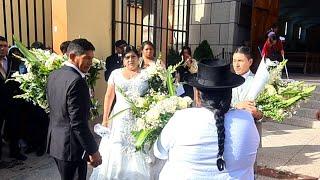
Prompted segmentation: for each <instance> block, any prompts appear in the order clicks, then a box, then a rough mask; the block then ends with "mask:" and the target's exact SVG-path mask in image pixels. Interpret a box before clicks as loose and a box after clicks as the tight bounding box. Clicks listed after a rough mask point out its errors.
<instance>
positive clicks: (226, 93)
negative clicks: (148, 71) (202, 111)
mask: <svg viewBox="0 0 320 180" xmlns="http://www.w3.org/2000/svg"><path fill="white" fill-rule="evenodd" d="M199 91H200V100H201V105H202V106H203V107H205V108H207V109H209V110H210V111H212V112H213V113H214V116H215V120H216V126H217V133H218V148H219V149H218V154H217V167H218V169H219V171H223V170H224V168H225V161H224V159H223V152H224V139H225V133H224V132H225V128H224V115H225V114H226V113H227V112H228V111H229V109H230V104H231V98H232V89H230V88H228V89H221V90H205V89H202V90H201V89H199Z"/></svg>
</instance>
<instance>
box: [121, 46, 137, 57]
mask: <svg viewBox="0 0 320 180" xmlns="http://www.w3.org/2000/svg"><path fill="white" fill-rule="evenodd" d="M130 52H134V53H135V54H136V55H137V56H138V57H139V53H138V50H137V49H136V48H135V47H134V46H131V45H127V46H125V47H124V51H123V54H122V57H124V56H125V55H126V54H128V53H130Z"/></svg>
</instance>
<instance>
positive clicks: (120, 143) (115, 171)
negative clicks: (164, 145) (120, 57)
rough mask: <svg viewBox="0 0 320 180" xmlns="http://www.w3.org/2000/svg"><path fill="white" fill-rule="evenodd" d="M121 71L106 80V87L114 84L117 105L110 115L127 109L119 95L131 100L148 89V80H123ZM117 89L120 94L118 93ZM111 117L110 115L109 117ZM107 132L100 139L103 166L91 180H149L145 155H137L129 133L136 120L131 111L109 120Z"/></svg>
mask: <svg viewBox="0 0 320 180" xmlns="http://www.w3.org/2000/svg"><path fill="white" fill-rule="evenodd" d="M122 71H123V69H116V70H114V71H113V72H112V73H111V75H110V77H109V80H108V84H114V85H115V89H116V90H115V92H116V103H115V106H114V108H113V112H112V114H113V115H114V114H116V113H118V112H120V111H123V110H124V109H128V108H130V105H129V103H128V102H127V101H126V99H125V97H124V96H123V94H122V93H125V94H127V95H129V96H131V97H134V96H141V95H143V94H144V93H145V92H146V91H147V88H148V83H147V81H146V80H145V79H144V78H143V77H142V73H140V74H139V75H137V76H135V77H133V78H131V79H126V78H125V77H124V76H123V74H122ZM120 89H121V91H122V92H120ZM111 116H112V115H111ZM111 121H112V122H111V126H110V127H111V129H110V133H109V134H108V133H107V135H105V136H103V137H102V139H101V142H100V146H99V152H100V154H101V156H102V164H101V165H100V166H98V167H97V168H94V169H93V172H92V174H91V177H90V179H92V180H102V179H108V180H111V179H112V180H116V179H119V180H120V179H121V180H148V179H150V175H149V173H150V172H149V171H150V169H149V166H148V164H147V163H146V158H147V156H146V155H145V154H143V153H142V152H140V151H139V152H136V151H135V147H134V144H133V143H134V138H133V137H132V135H131V131H132V130H134V127H135V123H136V121H135V119H134V118H133V116H132V114H131V112H130V111H129V110H126V111H124V112H121V113H120V114H118V115H117V116H115V118H113V119H112V120H111Z"/></svg>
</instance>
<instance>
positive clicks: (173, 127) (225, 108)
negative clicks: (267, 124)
mask: <svg viewBox="0 0 320 180" xmlns="http://www.w3.org/2000/svg"><path fill="white" fill-rule="evenodd" d="M278 42H279V41H278V40H277V36H276V32H274V31H271V32H268V39H267V41H266V43H265V47H264V48H263V51H262V55H263V56H265V57H269V58H275V57H276V58H279V55H278V54H277V53H279V54H280V56H281V59H283V58H284V51H283V48H282V46H281V45H280V44H279V43H278ZM34 46H36V48H43V46H41V44H39V43H36V44H34ZM114 46H115V50H116V51H115V53H114V54H112V55H111V56H109V57H108V58H107V59H106V69H105V74H104V75H105V80H106V82H107V85H108V86H107V89H106V93H105V99H104V103H103V110H104V111H103V118H102V122H101V125H102V126H104V127H105V128H108V129H109V130H110V134H109V136H105V137H102V139H101V142H100V145H98V144H97V143H96V142H95V140H94V137H93V135H92V133H91V132H90V128H89V123H88V119H89V114H90V112H89V110H90V94H89V87H88V85H87V83H86V81H85V78H84V77H85V73H87V72H88V71H89V69H90V66H91V65H92V59H93V57H94V51H95V47H94V46H93V44H92V43H91V42H89V41H88V40H86V39H75V40H72V41H66V42H64V43H62V44H61V46H60V49H61V52H62V53H63V54H66V55H67V56H68V61H67V62H66V63H64V66H63V67H61V68H60V69H58V70H56V71H54V72H53V73H52V74H50V76H49V79H48V85H47V98H48V99H47V100H48V104H49V109H50V114H49V117H50V121H49V119H48V115H47V114H46V113H44V112H43V110H41V108H39V107H36V106H34V105H31V104H29V103H27V102H24V101H22V100H18V99H15V98H13V96H14V95H15V94H17V93H19V88H18V84H12V85H11V84H10V83H5V80H6V79H8V78H10V76H11V73H12V72H14V71H19V72H20V73H25V72H26V69H25V68H23V63H22V62H20V60H19V59H17V58H16V56H15V55H19V56H23V55H22V54H21V53H19V50H18V49H16V48H11V49H10V50H12V52H11V51H9V50H8V42H7V40H6V39H5V38H3V37H0V59H1V63H0V73H1V74H0V79H1V84H0V88H1V94H0V95H1V96H0V98H1V99H0V102H1V104H0V115H1V116H0V117H2V118H1V119H0V129H3V130H4V131H1V132H2V133H1V135H2V137H1V140H2V139H4V140H6V141H8V143H9V146H10V155H11V156H12V157H14V158H16V159H20V160H25V159H26V158H27V157H26V156H25V155H23V154H22V153H21V144H23V143H21V142H22V141H24V142H25V144H26V146H27V147H28V148H26V149H27V150H29V151H30V152H31V151H32V150H37V154H38V155H42V154H43V152H44V146H45V142H47V147H48V149H47V150H48V153H49V154H50V156H52V157H53V158H54V160H55V162H56V165H57V167H58V170H59V173H60V175H61V179H63V180H64V179H66V180H67V179H86V174H87V163H88V164H90V165H92V166H93V167H94V169H93V172H92V174H91V177H90V179H141V180H144V179H145V180H148V179H162V180H166V179H191V180H192V179H244V180H247V179H254V163H255V160H256V154H257V150H258V147H259V143H260V139H259V138H260V137H259V133H258V131H257V127H256V125H255V122H257V121H259V120H261V119H262V118H263V113H262V112H261V111H259V110H258V108H257V107H256V104H255V102H254V101H251V100H248V99H247V98H246V95H247V93H248V89H249V88H250V87H251V86H252V80H253V77H254V74H253V73H252V72H251V70H250V67H251V65H252V63H253V59H252V56H251V51H250V48H249V47H246V46H241V47H238V48H237V49H236V50H235V52H234V53H233V58H232V68H233V72H234V73H233V72H232V71H231V65H230V62H228V61H226V60H223V59H203V60H200V61H197V60H195V59H193V58H192V53H191V52H192V51H191V48H190V47H188V46H185V47H183V48H182V50H181V53H180V56H181V61H182V64H181V66H179V67H178V69H177V71H176V74H175V80H176V82H177V83H182V84H183V93H182V94H180V96H189V97H191V98H192V99H193V100H194V104H193V107H190V108H187V109H184V110H180V111H177V112H176V113H175V114H174V115H173V117H172V118H171V119H170V120H169V122H168V123H167V124H166V126H165V127H164V129H163V131H162V133H161V135H160V137H159V138H158V139H157V141H156V143H155V144H154V145H153V147H152V151H151V153H149V154H148V153H143V152H141V151H136V149H135V146H134V139H133V138H132V134H131V131H132V130H133V128H134V126H135V125H136V123H137V122H136V119H135V118H134V116H133V115H132V114H131V112H130V111H126V112H124V113H120V114H118V113H119V112H122V111H123V109H127V108H130V104H129V102H127V101H126V98H125V97H124V93H129V94H130V93H133V94H134V95H137V94H138V95H143V94H144V93H145V92H146V91H147V90H148V82H147V81H146V79H144V78H143V77H142V74H143V73H142V72H143V71H145V70H147V69H148V68H149V67H152V66H154V65H155V64H156V58H155V52H156V50H155V46H154V45H153V44H152V42H150V41H145V42H143V43H142V45H141V48H140V50H139V51H138V50H137V49H136V48H135V47H133V46H130V45H129V44H127V42H126V41H124V40H118V41H116V42H115V44H114ZM281 48H282V49H281ZM11 54H15V55H14V56H12V55H11ZM14 58H15V59H14ZM13 59H14V60H13ZM15 63H17V64H15ZM118 87H121V89H119V88H118ZM31 111H32V112H34V113H30V112H31ZM17 112H19V113H17ZM40 112H42V113H40ZM26 114H27V115H26ZM30 114H33V115H37V117H35V116H33V115H30ZM39 114H42V115H41V116H39ZM112 114H118V115H117V116H116V117H114V118H113V119H112V121H111V120H110V116H111V115H112ZM4 122H5V123H4ZM35 122H36V123H35ZM3 124H4V125H5V127H4V128H1V126H2V125H3ZM30 132H32V133H30ZM34 132H39V133H41V134H43V135H44V136H41V137H46V136H45V134H48V136H47V140H45V139H39V137H40V136H39V134H38V133H34ZM47 132H48V133H47ZM33 134H36V135H37V137H38V138H37V137H34V136H32V135H33ZM6 136H7V137H6ZM39 144H40V145H39ZM27 150H25V153H26V152H27ZM38 150H39V151H38ZM40 150H41V151H40ZM148 159H149V160H148Z"/></svg>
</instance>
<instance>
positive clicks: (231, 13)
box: [189, 0, 247, 55]
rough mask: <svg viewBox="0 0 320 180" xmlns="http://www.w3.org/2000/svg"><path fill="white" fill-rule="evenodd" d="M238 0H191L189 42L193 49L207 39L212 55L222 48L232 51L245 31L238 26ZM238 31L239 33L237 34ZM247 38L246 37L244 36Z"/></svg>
mask: <svg viewBox="0 0 320 180" xmlns="http://www.w3.org/2000/svg"><path fill="white" fill-rule="evenodd" d="M240 4H241V2H240V1H239V0H238V1H237V0H191V7H190V9H191V12H190V35H189V44H190V46H191V48H192V50H193V51H194V49H195V48H196V47H197V46H198V44H199V43H200V42H201V41H203V40H207V41H208V42H209V44H210V46H211V48H212V51H213V53H214V55H218V54H219V53H221V52H222V49H224V50H225V51H227V52H232V51H233V50H234V49H235V48H236V47H237V46H238V45H240V43H241V42H242V41H243V39H242V38H239V37H238V36H239V35H241V37H244V36H245V34H246V33H247V31H246V30H245V29H241V27H239V15H240ZM239 33H240V34H239ZM244 38H245V39H247V37H244Z"/></svg>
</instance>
